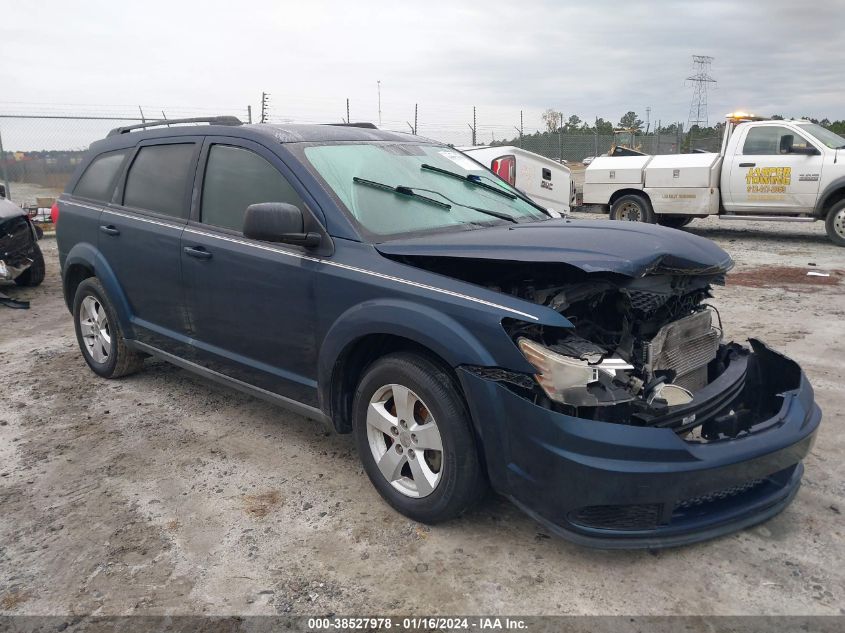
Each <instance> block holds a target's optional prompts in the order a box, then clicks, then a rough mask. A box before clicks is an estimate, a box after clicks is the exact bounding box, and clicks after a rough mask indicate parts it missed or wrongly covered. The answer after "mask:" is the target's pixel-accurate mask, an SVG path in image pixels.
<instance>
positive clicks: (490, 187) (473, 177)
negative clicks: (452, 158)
mask: <svg viewBox="0 0 845 633" xmlns="http://www.w3.org/2000/svg"><path fill="white" fill-rule="evenodd" d="M422 169H425V170H426V171H433V172H436V173H439V174H446V175H449V176H453V177H455V178H460V179H461V180H463V181H464V182H471V183H473V184H475V185H478V186H479V187H483V188H484V189H487V190H489V191H492V192H494V193H498V194H500V195H503V196H506V197H507V198H509V199H511V200H516V199H517V198H518V199H520V200H522V201H523V202H527V203H528V204H530V205H531V206H532V207H534V208H535V209H537V210H538V211H540V212H541V213H542V214H543V215H545V216H547V217H551V215H550V214H549V210H548V209H544V208H543V207H541V206H540V205H539V204H537V203H536V202H534V201H533V200H532V199H531V198H529V197H528V196H526V195H525V194H524V193H522V192H521V191H520V190H519V189H517V188H516V187H514V191H516V193H515V194H513V193H510V192H507V191H503V190H502V189H499V188H498V187H494V186H493V185H488V184H487V183H485V182H481V178H482V176H476V175H475V174H470V175H468V176H461V174H458V173H456V172H453V171H449V170H448V169H440V168H439V167H434V166H433V165H427V164H423V166H422ZM483 178H485V179H486V180H492V179H491V178H489V177H487V176H483ZM471 208H472V207H471Z"/></svg>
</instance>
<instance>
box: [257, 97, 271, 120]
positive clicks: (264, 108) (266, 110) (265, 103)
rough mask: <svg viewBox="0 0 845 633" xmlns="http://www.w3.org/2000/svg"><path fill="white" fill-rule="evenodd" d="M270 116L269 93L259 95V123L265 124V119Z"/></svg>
mask: <svg viewBox="0 0 845 633" xmlns="http://www.w3.org/2000/svg"><path fill="white" fill-rule="evenodd" d="M269 116H270V93H269V92H262V93H261V120H260V121H259V123H267V118H268V117H269Z"/></svg>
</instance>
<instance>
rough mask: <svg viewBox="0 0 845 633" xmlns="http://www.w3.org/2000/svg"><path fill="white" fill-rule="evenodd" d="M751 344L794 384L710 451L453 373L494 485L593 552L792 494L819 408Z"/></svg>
mask: <svg viewBox="0 0 845 633" xmlns="http://www.w3.org/2000/svg"><path fill="white" fill-rule="evenodd" d="M753 345H754V349H755V352H754V353H755V354H759V355H762V356H765V357H766V362H767V363H768V366H770V370H771V372H772V375H773V376H775V375H792V376H795V380H796V382H797V384H794V385H790V387H791V388H789V389H784V390H780V389H778V391H777V393H779V394H781V396H782V406H781V407H780V410H779V411H778V412H777V413H776V414H775V415H774V416H772V417H770V418H769V419H766V420H759V421H757V422H756V423H755V424H754V426H753V427H752V429H751V432H749V433H743V434H741V435H740V436H738V437H736V438H733V439H722V440H716V441H712V442H708V443H698V442H691V441H687V440H685V439H684V438H682V437H681V436H679V435H678V434H677V433H675V432H674V431H673V430H671V429H668V428H653V427H641V426H629V425H625V424H613V423H607V422H598V421H594V420H586V419H581V418H576V417H572V416H568V415H564V414H561V413H557V412H555V411H551V410H549V409H545V408H543V407H540V406H538V405H535V404H534V403H533V402H531V401H529V400H527V399H526V398H524V397H522V396H521V395H518V394H517V393H515V392H514V391H512V390H510V389H508V388H507V387H506V386H504V385H502V384H501V383H499V382H495V381H492V380H488V379H485V378H483V377H480V376H478V375H476V374H474V373H473V372H471V371H468V370H467V369H466V368H462V369H461V370H460V371H459V376H460V379H461V382H462V385H463V388H464V390H465V393H466V395H467V400H468V402H469V404H470V409H471V411H472V416H473V420H474V421H475V424H476V429H477V431H478V433H479V435H480V437H481V440H482V444H483V446H484V451H485V457H486V460H487V466H488V472H489V474H490V479H491V482H492V484H493V487H494V488H495V489H496V490H497V491H498V492H500V493H502V494H504V495H505V496H507V497H509V498H510V499H511V500H513V501H514V502H515V503H516V504H517V505H518V506H519V507H520V508H522V509H523V510H525V511H526V512H527V513H528V514H529V515H531V516H532V517H533V518H535V519H536V520H538V521H539V522H541V523H542V524H544V525H545V526H547V527H548V528H549V529H550V530H553V531H554V532H555V533H557V534H559V535H561V536H563V537H564V538H567V539H569V540H572V541H574V542H576V543H581V544H585V545H590V546H594V547H601V548H620V549H621V548H626V549H627V548H658V547H668V546H673V545H682V544H686V543H692V542H696V541H700V540H705V539H708V538H712V537H716V536H720V535H722V534H726V533H729V532H732V531H735V530H738V529H742V528H744V527H748V526H749V525H753V524H755V523H759V522H761V521H764V520H766V519H768V518H770V517H772V516H774V515H775V514H777V513H778V512H780V511H781V510H782V509H783V508H785V507H786V506H787V505H788V504H789V503H790V501H791V500H792V498H793V497H794V496H795V494H796V492H797V490H798V488H799V486H800V482H801V476H802V473H803V466H802V464H801V460H802V459H803V458H804V456H805V455H806V454H807V453H808V452H809V450H810V448H811V446H812V443H813V440H814V438H815V433H816V431H817V429H818V426H819V422H820V421H821V410H820V409H819V407H818V406H817V405H816V403H815V400H814V396H813V389H812V387H811V386H810V384H809V382H808V381H807V379H806V377H805V376H804V374H803V372H801V371H800V368H798V366H797V365H796V364H795V363H794V362H793V361H792V360H790V359H788V358H786V357H785V356H782V355H780V354H778V353H776V352H773V351H771V350H769V349H768V348H766V347H765V346H764V345H762V344H761V343H759V342H756V341H754V342H753ZM773 380H774V381H775V382H776V383H780V382H781V381H780V380H777V379H774V378H773ZM778 387H780V385H778Z"/></svg>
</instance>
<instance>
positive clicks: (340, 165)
mask: <svg viewBox="0 0 845 633" xmlns="http://www.w3.org/2000/svg"><path fill="white" fill-rule="evenodd" d="M304 154H305V158H306V159H307V162H308V163H309V164H310V165H311V167H313V169H314V171H315V172H316V173H317V175H318V176H319V177H320V178H321V179H322V180H323V181H324V182H325V183H326V184H327V185H328V187H329V189H330V190H331V191H333V192H334V194H335V196H336V197H337V198H338V199H339V200H340V202H341V203H342V204H343V206H345V207H346V209H347V210H348V211H349V213H350V214H351V215H352V216H353V217H354V219H355V220H356V221H357V222H358V223H359V225H361V226H362V227H363V228H364V229H365V232H367V233H369V234H372V235H373V236H374V239H375V240H378V239H379V238H382V237H388V236H397V235H403V234H408V233H419V232H428V231H437V230H449V229H453V230H455V229H459V230H466V229H471V228H478V227H479V226H489V225H491V224H508V223H520V222H536V221H539V220H546V219H548V218H549V215H548V214H547V213H546V212H544V211H543V210H541V209H540V208H538V207H536V206H535V205H533V204H532V203H530V202H528V201H526V200H524V199H523V198H522V197H521V196H520V194H518V192H517V191H516V190H515V189H514V188H513V187H511V186H509V185H508V184H507V183H506V182H504V181H503V180H502V179H501V178H498V177H496V176H495V175H494V174H492V173H491V172H490V171H488V170H487V169H485V168H484V167H483V166H482V165H480V164H478V163H476V162H475V161H473V160H472V159H470V158H469V157H467V156H466V155H464V154H462V153H460V152H458V151H456V150H454V149H451V148H449V147H444V146H442V145H427V144H416V143H366V142H365V143H335V144H330V145H317V144H315V145H311V146H308V147H306V148H305V150H304Z"/></svg>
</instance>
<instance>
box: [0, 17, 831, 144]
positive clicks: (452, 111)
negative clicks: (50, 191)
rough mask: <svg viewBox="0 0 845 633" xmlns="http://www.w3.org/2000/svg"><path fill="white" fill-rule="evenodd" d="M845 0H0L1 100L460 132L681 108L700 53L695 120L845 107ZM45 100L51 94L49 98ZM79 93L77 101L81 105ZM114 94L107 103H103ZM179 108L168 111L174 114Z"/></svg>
mask: <svg viewBox="0 0 845 633" xmlns="http://www.w3.org/2000/svg"><path fill="white" fill-rule="evenodd" d="M843 24H845V2H843V1H842V0H821V1H819V2H813V3H804V2H799V1H796V0H790V1H788V2H779V1H768V2H763V1H760V2H748V1H746V2H736V1H734V2H708V1H704V0H699V1H697V2H654V3H647V2H630V1H627V2H603V1H600V0H592V1H584V2H579V3H573V2H564V1H562V0H546V1H536V2H533V1H531V0H521V1H520V0H507V1H499V0H485V1H483V2H472V3H470V2H459V1H458V0H453V1H451V2H440V1H438V0H424V1H419V2H407V1H406V2H401V1H397V0H394V1H392V2H386V1H385V2H381V1H367V0H358V1H357V2H349V1H346V2H340V1H320V0H301V1H299V2H289V1H277V2H270V1H263V0H258V1H256V0H253V1H251V2H248V3H237V2H231V1H229V2H216V1H208V0H206V1H203V2H177V1H173V0H171V1H170V2H159V1H157V0H146V1H145V2H143V3H141V2H137V3H135V2H116V1H114V0H112V1H107V2H87V1H85V0H76V1H74V2H67V1H66V0H64V1H61V2H55V1H52V0H50V1H47V0H38V1H22V0H0V53H2V57H0V59H2V63H0V112H5V113H8V112H13V111H14V112H17V111H22V110H28V111H31V110H41V111H45V110H47V109H51V110H59V109H63V110H65V111H82V110H85V111H104V112H105V111H109V112H115V111H121V112H124V111H125V112H135V111H137V110H136V109H135V105H136V104H143V105H144V106H145V108H147V113H148V115H149V113H151V112H152V113H153V114H156V115H157V114H158V110H160V109H162V108H166V109H167V110H169V112H168V116H173V115H175V114H181V113H182V112H183V111H184V112H187V111H190V112H191V113H193V112H194V111H195V110H197V111H198V110H201V111H203V112H205V111H219V110H227V111H231V110H233V109H236V108H240V109H242V110H245V107H246V105H247V104H252V105H253V108H254V110H253V111H254V112H256V109H257V108H258V105H259V100H260V94H261V91H262V90H264V91H267V92H269V93H271V95H272V97H271V110H270V112H271V114H272V116H273V120H295V121H305V122H308V121H326V120H334V121H337V120H340V118H341V117H343V116H345V108H346V105H345V103H346V98H347V97H348V98H349V99H350V100H351V114H352V119H353V120H369V121H375V122H377V121H378V100H377V84H376V82H377V81H379V80H380V81H381V101H382V123H383V126H384V127H389V128H393V129H397V128H407V126H406V124H405V122H406V121H411V122H413V111H414V104H415V103H419V108H420V126H419V127H420V132H421V133H429V134H430V135H434V133H435V131H437V132H436V133H437V134H438V135H439V136H441V137H442V136H444V135H446V134H448V135H449V136H451V137H452V138H448V139H444V140H450V141H453V142H461V141H463V142H464V143H466V142H468V140H469V134H470V132H469V129H468V127H467V123H468V122H471V121H472V106H473V105H475V106H477V107H478V127H479V136H480V137H481V139H480V140H487V139H489V138H490V136H491V134H494V135H495V136H496V138H502V137H511V136H513V135H514V133H515V132H514V130H513V127H514V126H518V125H519V112H520V110H524V113H525V131H526V132H532V131H533V130H534V129H536V128H538V127H540V126H541V121H540V113H541V112H542V111H543V110H544V109H545V108H547V107H553V108H557V109H559V110H561V111H562V112H563V113H564V114H565V116H569V115H570V114H572V113H577V114H578V115H580V116H581V117H582V118H584V119H590V120H592V119H593V118H594V117H596V116H601V117H604V118H606V119H610V120H612V121H613V122H614V123H615V122H617V121H618V120H619V118H620V116H621V115H622V114H623V113H624V112H625V111H627V110H629V109H633V110H635V111H636V112H637V113H638V114H639V115H640V117H641V118H643V119H645V113H646V107H651V120H652V122H655V121H657V120H662V121H663V122H664V123H667V122H670V121H677V120H680V121H684V122H686V120H687V116H688V111H689V103H690V97H691V94H692V90H691V88H690V87H689V86H687V85H685V82H684V78H685V77H687V76H688V75H689V74H691V72H692V65H691V55H693V54H700V55H712V56H713V57H714V58H715V60H714V62H713V66H712V74H713V76H714V77H715V78H716V79H717V80H718V84H717V86H716V87H715V89H713V90H711V92H710V121H711V122H715V121H718V120H719V119H721V117H722V116H723V115H724V113H726V112H728V111H730V110H734V109H739V108H742V109H748V110H751V111H753V112H756V113H760V114H772V113H780V114H783V115H786V116H802V115H807V116H814V117H819V118H821V117H825V116H826V117H830V118H831V119H836V118H839V119H843V118H845V99H843V95H844V94H845V82H843V75H844V74H845V73H843V71H845V50H843V48H842V46H843V45H842V37H841V33H842V28H843ZM57 106H58V107H57ZM82 106H85V107H82ZM115 106H121V107H119V108H116V107H115ZM180 108H182V110H180Z"/></svg>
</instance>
